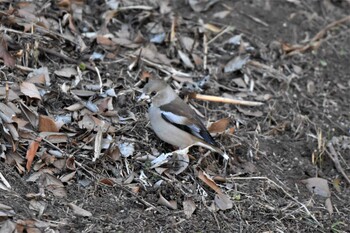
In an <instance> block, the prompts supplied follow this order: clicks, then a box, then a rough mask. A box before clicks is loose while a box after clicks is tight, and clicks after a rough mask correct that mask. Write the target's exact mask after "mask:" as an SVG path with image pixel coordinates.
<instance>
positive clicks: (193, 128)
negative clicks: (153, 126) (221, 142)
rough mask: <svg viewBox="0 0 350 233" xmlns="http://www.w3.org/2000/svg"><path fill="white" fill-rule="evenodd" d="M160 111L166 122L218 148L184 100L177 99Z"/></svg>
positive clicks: (162, 107) (163, 106)
mask: <svg viewBox="0 0 350 233" xmlns="http://www.w3.org/2000/svg"><path fill="white" fill-rule="evenodd" d="M160 110H161V114H162V117H163V119H164V120H165V121H167V122H169V123H170V124H172V125H174V126H176V127H177V128H179V129H181V130H183V131H186V132H187V133H189V134H192V135H193V136H195V137H197V138H199V139H201V140H203V141H205V142H206V143H208V144H210V145H213V146H218V145H217V143H216V142H215V140H214V139H213V137H212V136H211V135H210V133H209V132H208V130H207V129H206V128H205V126H204V125H203V123H202V122H201V120H200V119H199V117H198V116H197V114H196V113H195V111H194V110H193V109H192V108H190V107H189V106H188V105H187V104H186V103H185V102H184V101H183V100H182V99H180V98H176V99H175V100H173V101H172V102H170V103H168V104H165V105H162V106H160Z"/></svg>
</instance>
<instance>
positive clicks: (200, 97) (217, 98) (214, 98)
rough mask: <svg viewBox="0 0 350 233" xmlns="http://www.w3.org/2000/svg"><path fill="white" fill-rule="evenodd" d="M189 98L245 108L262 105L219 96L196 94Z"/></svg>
mask: <svg viewBox="0 0 350 233" xmlns="http://www.w3.org/2000/svg"><path fill="white" fill-rule="evenodd" d="M190 98H192V99H197V100H204V101H211V102H220V103H226V104H237V105H245V106H261V105H263V104H264V103H261V102H256V101H247V100H237V99H231V98H225V97H220V96H211V95H202V94H196V93H192V94H191V95H190Z"/></svg>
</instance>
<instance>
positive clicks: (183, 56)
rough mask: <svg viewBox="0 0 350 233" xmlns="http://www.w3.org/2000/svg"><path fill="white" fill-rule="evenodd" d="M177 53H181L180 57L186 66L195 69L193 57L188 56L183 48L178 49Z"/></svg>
mask: <svg viewBox="0 0 350 233" xmlns="http://www.w3.org/2000/svg"><path fill="white" fill-rule="evenodd" d="M177 53H178V54H179V57H180V59H181V61H182V62H183V64H184V66H185V67H187V68H190V69H194V65H193V63H192V62H191V59H190V58H189V57H188V55H187V54H185V53H184V52H182V51H181V50H178V51H177Z"/></svg>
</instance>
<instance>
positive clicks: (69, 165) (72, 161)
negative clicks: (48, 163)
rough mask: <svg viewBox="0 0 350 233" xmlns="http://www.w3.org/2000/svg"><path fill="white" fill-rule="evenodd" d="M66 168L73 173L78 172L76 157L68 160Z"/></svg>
mask: <svg viewBox="0 0 350 233" xmlns="http://www.w3.org/2000/svg"><path fill="white" fill-rule="evenodd" d="M66 168H68V169H69V170H72V171H75V170H76V166H75V158H74V156H71V157H69V158H68V159H67V160H66Z"/></svg>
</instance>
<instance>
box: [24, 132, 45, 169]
mask: <svg viewBox="0 0 350 233" xmlns="http://www.w3.org/2000/svg"><path fill="white" fill-rule="evenodd" d="M41 140H42V138H41V137H37V138H36V139H35V140H33V141H32V142H31V143H30V145H29V148H28V150H27V155H26V159H27V165H26V168H27V171H28V172H29V171H30V168H31V166H32V163H33V160H34V157H35V154H36V152H37V151H38V148H39V143H40V142H41Z"/></svg>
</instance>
